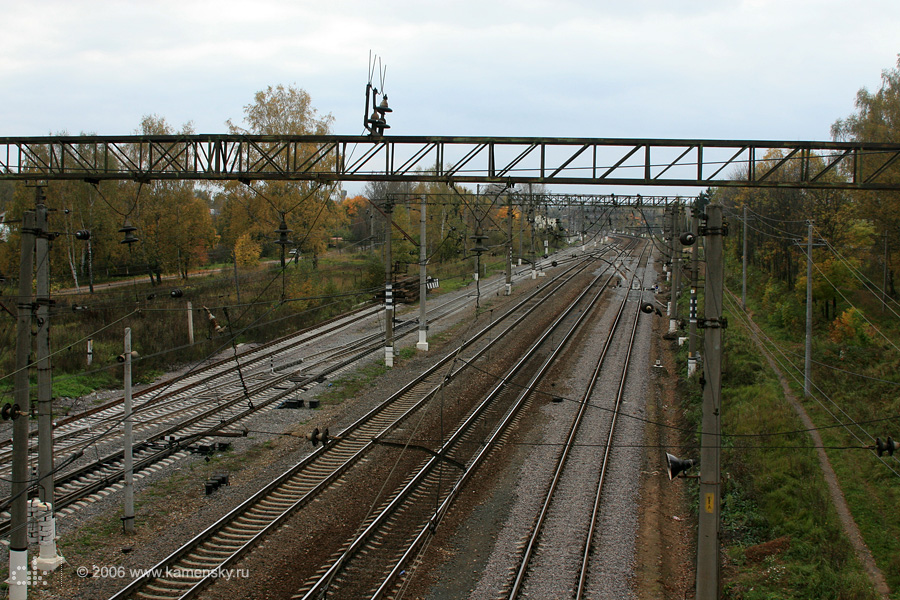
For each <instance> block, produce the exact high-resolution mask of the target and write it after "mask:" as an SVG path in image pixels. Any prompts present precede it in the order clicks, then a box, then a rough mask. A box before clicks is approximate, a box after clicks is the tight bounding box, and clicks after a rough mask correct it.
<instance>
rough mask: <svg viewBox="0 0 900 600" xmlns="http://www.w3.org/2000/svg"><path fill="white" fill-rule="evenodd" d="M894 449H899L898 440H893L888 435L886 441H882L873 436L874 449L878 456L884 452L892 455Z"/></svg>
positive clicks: (899, 443)
mask: <svg viewBox="0 0 900 600" xmlns="http://www.w3.org/2000/svg"><path fill="white" fill-rule="evenodd" d="M895 450H900V442H895V441H894V438H892V437H891V436H888V438H887V441H884V442H882V441H881V438H880V437H879V438H875V451H876V452H877V453H878V456H881V455H882V454H884V453H885V452H887V453H888V456H893V455H894V451H895Z"/></svg>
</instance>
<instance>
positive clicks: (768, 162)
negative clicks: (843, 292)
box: [0, 134, 900, 190]
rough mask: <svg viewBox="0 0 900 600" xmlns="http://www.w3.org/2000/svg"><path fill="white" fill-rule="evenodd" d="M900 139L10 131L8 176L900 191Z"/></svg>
mask: <svg viewBox="0 0 900 600" xmlns="http://www.w3.org/2000/svg"><path fill="white" fill-rule="evenodd" d="M898 158H900V144H881V143H877V144H876V143H859V142H804V141H778V140H772V141H746V140H744V141H740V140H691V139H614V138H513V137H510V138H501V137H426V136H389V137H381V136H342V135H326V136H264V135H230V134H229V135H224V134H223V135H159V136H90V135H86V136H47V137H4V138H0V180H29V179H32V180H33V179H43V180H53V179H56V180H59V179H70V180H78V179H85V180H88V181H100V180H104V179H120V180H121V179H133V180H138V181H151V180H174V179H187V180H215V181H222V180H243V181H246V180H294V181H313V182H323V183H326V182H336V181H425V182H428V181H437V182H451V181H453V182H465V183H501V184H527V183H533V184H547V185H551V184H553V185H556V184H570V185H618V186H624V185H640V186H689V187H710V186H713V187H787V188H815V189H851V190H900V181H897V180H896V179H895V178H893V177H892V174H891V167H892V166H895V165H896V164H897V163H898Z"/></svg>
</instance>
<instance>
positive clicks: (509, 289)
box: [506, 283, 512, 296]
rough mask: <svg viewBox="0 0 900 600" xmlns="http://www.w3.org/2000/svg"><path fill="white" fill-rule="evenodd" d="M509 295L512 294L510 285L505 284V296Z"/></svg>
mask: <svg viewBox="0 0 900 600" xmlns="http://www.w3.org/2000/svg"><path fill="white" fill-rule="evenodd" d="M510 294H512V284H511V283H507V284H506V295H507V296H509V295H510Z"/></svg>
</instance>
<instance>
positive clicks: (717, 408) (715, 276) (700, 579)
mask: <svg viewBox="0 0 900 600" xmlns="http://www.w3.org/2000/svg"><path fill="white" fill-rule="evenodd" d="M706 216H707V220H706V232H705V234H706V235H705V238H706V293H705V295H704V298H705V300H704V325H705V335H704V340H703V341H704V352H703V374H704V377H705V378H706V384H705V385H704V387H703V417H702V430H701V435H700V517H699V527H698V534H697V586H696V592H697V593H696V600H716V599H717V598H718V597H719V510H720V498H721V474H720V463H719V460H720V458H719V445H720V437H719V430H720V414H721V391H722V325H723V324H724V322H723V320H722V293H723V289H724V266H723V251H722V246H723V240H722V236H723V234H724V231H723V228H722V207H721V206H720V205H718V204H710V205H709V206H708V207H707V208H706Z"/></svg>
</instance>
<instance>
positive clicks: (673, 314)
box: [669, 200, 682, 334]
mask: <svg viewBox="0 0 900 600" xmlns="http://www.w3.org/2000/svg"><path fill="white" fill-rule="evenodd" d="M680 236H681V206H680V204H679V202H678V201H677V200H676V201H675V205H674V206H672V293H671V294H670V296H669V297H670V299H671V301H672V303H671V305H670V307H669V308H670V311H669V333H671V334H674V333H675V332H676V331H677V330H678V296H679V295H680V293H681V247H682V246H681V237H680Z"/></svg>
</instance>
